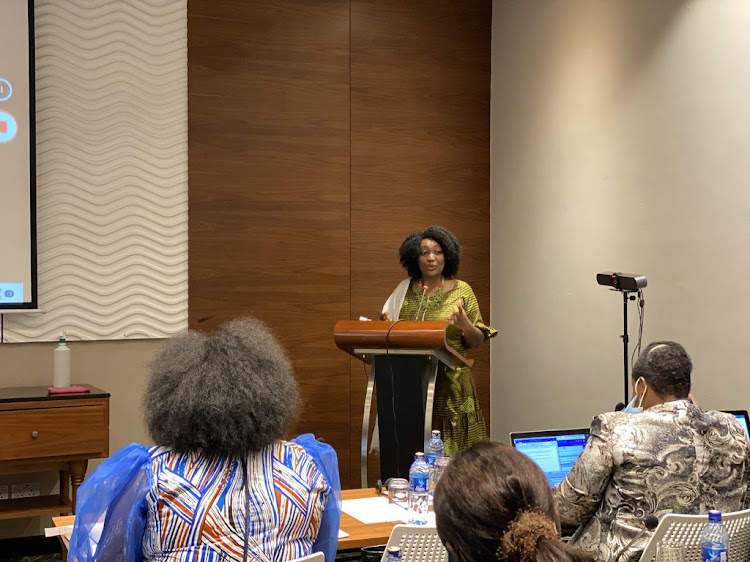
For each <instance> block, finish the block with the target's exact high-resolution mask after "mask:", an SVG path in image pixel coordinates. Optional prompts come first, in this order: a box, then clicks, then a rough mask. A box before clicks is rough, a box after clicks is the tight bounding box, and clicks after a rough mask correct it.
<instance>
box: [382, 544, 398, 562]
mask: <svg viewBox="0 0 750 562" xmlns="http://www.w3.org/2000/svg"><path fill="white" fill-rule="evenodd" d="M385 560H386V562H401V547H400V546H389V547H388V550H387V552H386V558H385Z"/></svg>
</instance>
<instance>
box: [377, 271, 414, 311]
mask: <svg viewBox="0 0 750 562" xmlns="http://www.w3.org/2000/svg"><path fill="white" fill-rule="evenodd" d="M410 285H411V279H404V280H403V281H401V283H399V284H398V286H397V287H396V289H395V290H394V291H393V292H392V293H391V296H390V297H388V300H387V301H385V304H384V305H383V310H382V312H381V314H385V313H386V312H387V313H388V315H389V316H390V317H391V320H393V321H394V322H395V321H396V320H398V315H399V314H400V313H401V306H402V305H403V304H404V299H405V298H406V291H408V290H409V286H410Z"/></svg>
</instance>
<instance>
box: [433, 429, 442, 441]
mask: <svg viewBox="0 0 750 562" xmlns="http://www.w3.org/2000/svg"><path fill="white" fill-rule="evenodd" d="M432 436H433V437H437V438H438V439H440V430H439V429H433V430H432Z"/></svg>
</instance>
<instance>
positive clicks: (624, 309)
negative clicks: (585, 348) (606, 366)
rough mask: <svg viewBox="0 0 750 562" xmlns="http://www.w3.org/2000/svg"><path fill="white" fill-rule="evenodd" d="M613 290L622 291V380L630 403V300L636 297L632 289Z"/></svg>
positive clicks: (626, 400) (626, 399)
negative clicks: (632, 293)
mask: <svg viewBox="0 0 750 562" xmlns="http://www.w3.org/2000/svg"><path fill="white" fill-rule="evenodd" d="M612 290H613V291H620V292H621V293H622V318H623V323H622V335H621V336H620V337H621V338H622V378H623V380H622V382H623V394H624V396H625V400H624V401H623V402H624V403H625V404H626V405H627V404H628V402H629V400H628V391H629V387H630V385H629V384H628V383H629V381H628V370H629V369H628V343H629V341H630V339H629V338H628V301H629V300H631V301H634V300H635V297H634V296H632V295H631V294H630V293H631V291H626V290H623V289H612Z"/></svg>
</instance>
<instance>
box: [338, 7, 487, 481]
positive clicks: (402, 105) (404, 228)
mask: <svg viewBox="0 0 750 562" xmlns="http://www.w3.org/2000/svg"><path fill="white" fill-rule="evenodd" d="M351 10H352V13H351V36H352V38H351V67H352V68H351V112H352V116H351V127H352V140H351V152H352V156H351V158H352V164H351V172H352V175H351V200H352V211H351V213H352V216H351V221H352V227H351V246H352V253H351V268H352V274H351V275H352V312H353V315H354V316H355V317H356V316H359V315H360V314H364V315H367V316H372V317H375V316H376V315H377V314H378V313H379V311H380V307H381V306H382V304H383V302H384V301H385V299H386V297H387V296H388V294H390V292H391V290H392V289H393V288H394V287H395V285H396V283H397V282H398V281H399V280H401V279H402V278H403V277H405V272H404V271H403V270H402V269H401V267H400V265H399V263H398V247H399V245H400V244H401V241H402V240H403V238H404V237H405V236H406V235H407V234H408V233H410V232H413V231H414V230H418V229H422V228H425V227H426V226H428V225H430V224H441V225H443V226H445V227H447V228H449V229H450V230H452V231H453V232H454V234H456V236H457V237H458V239H459V240H460V241H461V243H462V245H463V248H464V258H463V261H462V264H461V268H460V271H459V276H460V277H461V278H462V279H464V280H466V281H468V282H469V284H471V286H472V287H473V288H474V290H475V292H476V294H477V298H478V299H479V303H480V307H481V309H482V311H483V315H484V317H485V320H489V305H490V300H489V232H490V222H489V219H490V217H489V202H490V199H489V195H490V192H489V171H490V168H489V116H490V37H491V20H492V7H491V2H490V1H489V0H469V1H465V2H451V1H449V0H441V1H437V2H435V1H427V0H412V1H409V2H402V1H400V0H356V1H352V8H351ZM475 358H476V360H477V366H476V368H475V370H474V377H475V380H476V383H477V387H478V392H479V396H480V401H481V404H482V408H483V410H484V413H485V416H486V418H487V420H489V413H490V412H489V405H490V404H489V346H488V345H485V346H483V347H482V348H481V350H479V351H478V352H477V353H476V356H475ZM365 388H366V384H365V381H364V378H363V376H362V369H361V365H358V364H354V365H353V366H352V392H351V396H352V416H351V419H352V434H351V435H352V441H351V443H352V463H351V467H352V474H351V479H352V482H356V480H357V478H358V471H359V466H358V463H357V460H358V456H357V455H358V446H359V441H360V427H361V426H360V424H361V419H362V406H361V405H362V402H363V399H364V393H365Z"/></svg>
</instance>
